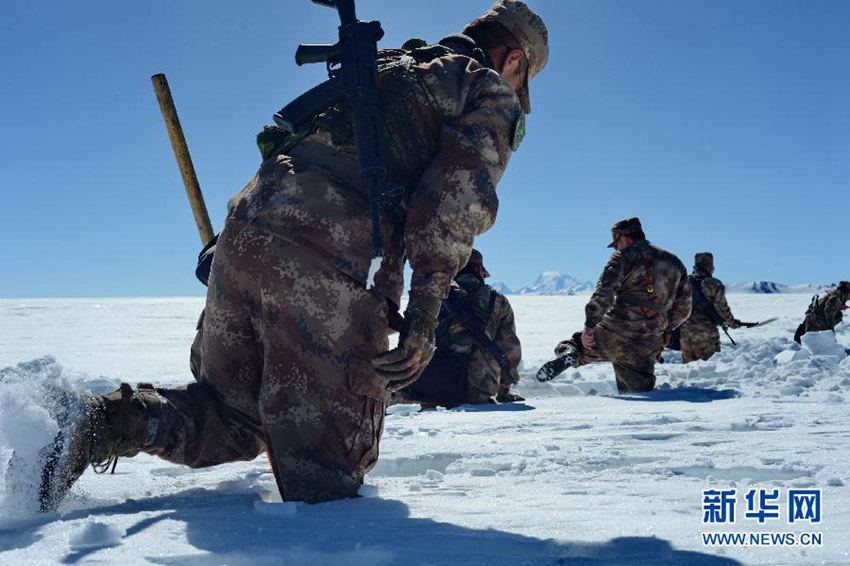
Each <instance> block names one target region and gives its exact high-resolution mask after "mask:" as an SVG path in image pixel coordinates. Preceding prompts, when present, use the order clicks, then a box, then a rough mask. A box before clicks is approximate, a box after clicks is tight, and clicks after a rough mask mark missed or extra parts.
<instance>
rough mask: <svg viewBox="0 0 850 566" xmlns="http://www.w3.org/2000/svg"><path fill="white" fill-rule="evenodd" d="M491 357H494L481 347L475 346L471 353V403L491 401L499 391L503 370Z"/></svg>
mask: <svg viewBox="0 0 850 566" xmlns="http://www.w3.org/2000/svg"><path fill="white" fill-rule="evenodd" d="M491 359H492V357H491V356H490V355H489V354H487V353H486V352H484V351H483V350H482V349H481V348H475V349H474V350H473V352H472V353H471V358H470V360H469V374H468V379H467V395H468V398H469V403H472V404H480V403H490V402H492V399H493V398H494V397H495V396H496V395H497V394H498V393H499V385H500V383H501V379H502V377H501V371H500V368H499V365H498V364H497V363H496V362H495V361H493V362H492V363H491V362H490V360H491ZM494 366H495V367H494ZM508 387H510V384H508Z"/></svg>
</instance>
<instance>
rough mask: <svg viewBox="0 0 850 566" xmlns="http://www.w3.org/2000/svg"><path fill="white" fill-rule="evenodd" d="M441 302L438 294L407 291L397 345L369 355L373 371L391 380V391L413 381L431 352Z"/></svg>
mask: <svg viewBox="0 0 850 566" xmlns="http://www.w3.org/2000/svg"><path fill="white" fill-rule="evenodd" d="M441 303H442V301H441V300H440V299H438V298H437V297H427V296H421V295H410V300H409V301H408V303H407V310H405V311H404V327H403V328H402V330H401V334H400V335H399V339H398V346H397V347H396V348H394V349H392V350H390V351H389V352H383V353H382V354H378V355H377V356H375V358H373V359H372V363H373V364H374V365H375V372H376V373H377V374H378V375H379V376H381V377H383V378H384V379H387V380H389V381H390V384H389V387H388V388H387V389H389V390H390V391H395V390H397V389H400V388H401V387H407V386H408V385H410V384H411V383H413V382H414V381H416V379H417V378H418V377H419V375H420V374H421V373H422V371H423V370H424V369H425V367H426V366H427V365H428V362H430V361H431V358H432V357H433V356H434V347H435V337H434V332H435V331H436V329H437V315H438V314H439V312H440V305H441Z"/></svg>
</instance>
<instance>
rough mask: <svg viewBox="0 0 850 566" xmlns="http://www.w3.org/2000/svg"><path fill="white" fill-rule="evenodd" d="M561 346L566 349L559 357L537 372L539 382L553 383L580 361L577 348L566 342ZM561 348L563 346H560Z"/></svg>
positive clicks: (560, 352) (561, 350)
mask: <svg viewBox="0 0 850 566" xmlns="http://www.w3.org/2000/svg"><path fill="white" fill-rule="evenodd" d="M561 344H563V345H564V347H563V348H561V349H560V351H559V353H558V357H557V358H555V359H554V360H551V361H548V362H546V363H545V364H543V365H542V366H541V367H540V369H539V370H537V381H551V380H553V379H555V378H556V377H558V376H559V375H561V374H562V373H564V372H565V371H566V370H567V368H568V367H572V366H573V364H575V363H576V362H577V361H578V359H579V355H580V354H579V352H578V350H577V349H576V348H575V346H573V345H572V344H568V343H565V342H562V343H561ZM559 346H561V345H560V344H559Z"/></svg>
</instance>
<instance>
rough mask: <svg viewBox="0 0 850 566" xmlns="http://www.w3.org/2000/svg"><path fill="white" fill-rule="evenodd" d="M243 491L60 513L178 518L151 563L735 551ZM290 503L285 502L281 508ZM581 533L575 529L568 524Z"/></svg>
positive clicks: (32, 527) (545, 560)
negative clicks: (484, 524)
mask: <svg viewBox="0 0 850 566" xmlns="http://www.w3.org/2000/svg"><path fill="white" fill-rule="evenodd" d="M257 500H258V495H257V494H256V493H254V492H253V491H250V490H249V491H242V492H238V493H234V492H224V493H223V492H221V491H213V490H207V489H193V490H189V491H184V492H181V493H177V494H174V495H168V496H162V497H154V498H150V499H145V500H128V501H126V502H124V503H121V504H118V505H112V506H109V507H103V508H96V509H85V510H79V511H73V512H70V513H68V514H66V515H63V516H62V517H61V520H64V521H67V520H75V519H85V518H91V519H95V520H101V521H106V522H108V521H109V516H114V515H135V514H138V513H146V514H148V515H149V514H150V513H152V512H153V513H158V514H156V515H155V516H153V517H151V516H146V517H144V518H140V520H139V521H138V522H136V523H135V524H134V525H132V526H130V527H129V528H128V529H127V534H126V536H125V537H124V540H126V539H127V538H129V537H132V536H134V535H137V534H139V533H141V532H143V531H145V530H147V529H149V528H150V527H152V526H154V525H156V524H157V523H159V522H160V521H163V520H173V521H180V522H182V523H184V524H185V525H186V535H185V536H186V539H187V541H188V544H190V545H192V546H193V547H194V549H195V550H196V551H197V553H192V554H186V555H173V554H168V555H162V553H167V552H168V551H169V549H168V548H167V547H166V548H162V551H161V553H160V552H158V549H157V546H156V544H150V545H147V544H146V545H144V546H142V545H139V544H136V545H134V546H135V547H136V548H139V549H141V553H142V554H143V556H134V558H144V559H146V560H148V561H150V562H153V563H156V564H164V565H171V564H175V565H176V564H180V565H190V566H191V565H195V564H197V565H201V564H209V563H210V561H211V559H213V560H214V561H215V562H216V563H220V562H225V563H227V564H233V565H237V566H239V565H242V564H245V565H248V564H250V565H258V564H259V565H263V564H307V563H309V564H364V565H365V564H368V565H369V566H379V565H383V564H405V563H414V564H419V563H432V564H449V563H451V564H483V563H486V564H488V566H495V565H499V564H593V565H604V564H618V565H649V564H652V565H674V564H683V563H687V564H689V566H730V565H734V564H739V563H738V562H737V561H735V560H732V559H729V558H724V557H717V556H712V555H710V554H704V553H701V552H692V551H682V550H676V549H674V548H673V547H672V545H671V544H670V543H669V542H668V541H666V540H662V539H658V538H655V537H619V538H614V539H611V540H609V541H607V542H604V543H583V542H568V541H557V540H551V539H549V540H544V539H538V538H534V537H528V536H523V535H517V534H512V533H508V532H504V531H499V530H495V529H473V528H467V527H462V526H459V525H454V524H451V523H444V522H438V521H434V520H432V519H422V518H414V517H411V516H410V512H409V510H408V507H407V505H405V504H404V503H402V502H400V501H394V500H388V499H381V498H361V499H350V500H344V501H336V502H331V503H324V504H319V505H306V504H300V503H299V504H286V505H285V506H284V505H280V507H278V506H276V505H267V504H266V505H263V506H262V509H263V510H264V511H265V512H260V511H257V510H255V508H254V502H255V501H257ZM292 505H295V512H294V513H291V512H289V511H292V507H291V506H292ZM57 518H58V517H57V516H56V515H52V516H49V517H44V518H43V519H40V520H37V521H32V522H30V523H29V524H28V525H26V526H20V527H18V528H17V529H16V530H12V531H8V530H7V531H0V551H2V550H11V549H13V548H25V547H26V546H28V545H30V544H34V543H36V542H37V541H38V539H39V538H40V537H37V536H35V537H34V535H32V533H33V532H35V531H36V530H37V529H38V527H39V526H41V525H44V524H46V523H49V522H51V521H54V520H57ZM578 534H581V533H578ZM99 550H102V549H100V548H94V549H85V550H79V551H73V552H69V553H68V554H67V555H65V557H64V558H63V560H62V562H63V563H65V564H76V563H78V562H80V561H82V560H83V559H86V558H89V557H91V556H92V555H93V554H96V553H97V552H98V551H99Z"/></svg>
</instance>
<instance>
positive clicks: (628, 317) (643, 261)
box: [556, 218, 691, 392]
mask: <svg viewBox="0 0 850 566" xmlns="http://www.w3.org/2000/svg"><path fill="white" fill-rule="evenodd" d="M611 232H612V235H613V236H614V240H615V242H616V240H617V238H618V237H620V236H631V237H633V238H634V239H635V240H636V241H635V242H634V243H633V244H632V245H631V246H630V247H628V248H626V249H624V250H622V251H616V252H614V254H612V255H611V259H610V260H609V261H608V264H607V265H606V266H605V270H604V271H603V272H602V275H601V276H600V277H599V281H598V282H597V283H596V290H595V291H594V292H593V295H592V296H591V298H590V301H589V302H588V303H587V306H586V307H585V316H586V321H585V328H593V329H595V343H594V345H593V346H592V347H590V348H586V347H584V346H583V345H582V342H581V334H582V333H581V332H577V333H576V334H574V335H573V337H572V338H571V339H569V340H567V341H565V342H562V343H561V344H560V345H559V347H558V349H556V352H560V351H561V350H562V349H563V348H564V347H570V348H572V349H574V350H576V351H577V352H578V353H579V357H578V360H577V361H576V363H575V364H574V367H579V366H582V365H585V364H589V363H594V362H605V361H610V362H613V365H614V375H615V377H616V380H617V389H618V390H619V391H620V392H633V391H651V390H652V389H653V388H654V387H655V361H656V359H657V357H658V354H659V353H660V352H661V351H662V350H663V349H664V344H665V334H666V333H669V332H670V331H672V330H673V329H675V328H677V327H678V326H679V325H680V324H682V322H684V320H685V319H686V318H688V315H689V314H690V312H691V287H690V284H689V283H688V277H687V271H686V270H685V266H684V265H683V264H682V262H681V261H680V260H679V258H677V257H676V256H675V255H673V254H671V253H670V252H667V251H664V250H662V249H661V248H658V247H656V246H653V245H651V244H650V243H649V242H648V241H647V240H645V239H644V238H643V231H642V229H641V226H640V221H639V220H638V219H637V218H629V219H626V220H622V221H620V222H618V223H617V224H615V225H614V228H612V230H611ZM609 247H614V244H613V243H612V244H611V245H610V246H609Z"/></svg>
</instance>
